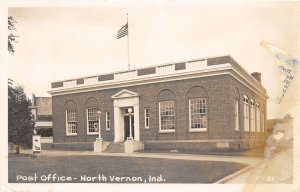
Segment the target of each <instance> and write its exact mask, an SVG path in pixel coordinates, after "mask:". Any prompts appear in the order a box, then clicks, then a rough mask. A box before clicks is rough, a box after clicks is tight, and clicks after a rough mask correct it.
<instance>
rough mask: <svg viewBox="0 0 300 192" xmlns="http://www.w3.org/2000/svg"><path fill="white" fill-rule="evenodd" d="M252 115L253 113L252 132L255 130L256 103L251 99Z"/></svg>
mask: <svg viewBox="0 0 300 192" xmlns="http://www.w3.org/2000/svg"><path fill="white" fill-rule="evenodd" d="M250 110H251V111H250V112H251V113H250V115H251V132H255V104H254V102H253V101H252V100H251V106H250Z"/></svg>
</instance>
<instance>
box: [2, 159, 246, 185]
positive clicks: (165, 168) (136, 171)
mask: <svg viewBox="0 0 300 192" xmlns="http://www.w3.org/2000/svg"><path fill="white" fill-rule="evenodd" d="M246 166H247V165H246V164H240V163H231V162H216V161H187V160H174V159H155V158H140V157H138V158H137V157H135V158H133V157H105V156H59V157H47V156H41V157H38V158H31V157H30V156H24V155H11V156H9V158H8V179H9V182H10V183H19V182H20V183H25V182H31V183H35V182H36V183H44V182H45V183H61V182H64V183H80V182H93V183H160V182H164V183H213V182H216V181H217V180H219V179H222V178H223V177H225V176H227V175H229V174H231V173H234V172H236V171H238V170H240V169H242V168H244V167H246ZM49 174H51V177H49V178H50V179H49V180H48V179H45V178H46V177H47V176H48V175H49ZM53 174H57V175H56V178H55V179H53V178H52V175H53ZM17 175H22V176H23V177H22V179H21V178H20V177H19V179H18V180H17ZM35 175H36V176H37V177H36V179H35V178H33V179H34V180H36V181H28V180H25V179H28V176H35ZM44 175H45V176H44ZM57 176H58V177H59V179H63V178H61V176H65V177H68V176H69V177H70V178H71V180H70V181H66V180H65V181H61V180H60V181H58V177H57ZM84 176H86V177H85V179H92V177H95V178H94V181H89V180H82V179H81V178H82V177H84ZM99 176H101V177H100V178H99ZM26 177H27V178H26ZM149 177H151V178H153V177H154V179H149ZM105 178H106V180H105ZM41 179H45V181H42V180H41ZM65 179H66V178H65Z"/></svg>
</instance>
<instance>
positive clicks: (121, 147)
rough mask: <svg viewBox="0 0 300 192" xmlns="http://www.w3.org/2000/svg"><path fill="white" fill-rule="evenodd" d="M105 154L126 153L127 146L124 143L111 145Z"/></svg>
mask: <svg viewBox="0 0 300 192" xmlns="http://www.w3.org/2000/svg"><path fill="white" fill-rule="evenodd" d="M104 152H108V153H124V152H125V144H124V143H110V144H109V145H108V146H107V149H106V150H105V151H104Z"/></svg>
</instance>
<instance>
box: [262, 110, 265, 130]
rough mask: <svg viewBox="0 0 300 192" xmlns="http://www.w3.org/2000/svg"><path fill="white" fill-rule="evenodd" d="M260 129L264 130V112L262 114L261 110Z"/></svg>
mask: <svg viewBox="0 0 300 192" xmlns="http://www.w3.org/2000/svg"><path fill="white" fill-rule="evenodd" d="M261 130H262V132H265V131H266V130H265V114H264V112H262V114H261Z"/></svg>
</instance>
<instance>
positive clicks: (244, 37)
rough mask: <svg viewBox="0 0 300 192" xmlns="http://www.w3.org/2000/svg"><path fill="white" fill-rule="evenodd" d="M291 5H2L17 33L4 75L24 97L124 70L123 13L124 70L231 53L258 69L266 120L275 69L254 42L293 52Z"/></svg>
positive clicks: (273, 107)
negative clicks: (120, 34)
mask: <svg viewBox="0 0 300 192" xmlns="http://www.w3.org/2000/svg"><path fill="white" fill-rule="evenodd" d="M298 7H299V3H297V2H285V3H283V2H251V3H250V2H247V3H237V2H235V3H234V2H232V3H228V2H227V3H225V2H224V3H221V2H218V3H215V2H212V3H208V2H199V3H196V2H194V1H189V2H188V3H178V1H156V3H149V2H148V3H147V2H146V1H144V3H130V4H128V3H127V4H125V3H124V4H121V3H116V4H101V6H97V7H14V8H9V11H8V14H9V15H10V16H13V17H14V19H15V20H16V21H17V23H16V28H17V34H18V35H19V38H18V43H17V44H15V51H16V52H15V54H14V55H9V56H8V63H9V65H8V66H9V67H8V77H9V78H11V79H13V80H14V83H15V84H21V85H23V86H24V88H25V92H26V94H27V95H28V96H29V97H31V94H32V93H34V94H35V95H36V96H50V94H48V93H47V91H49V90H50V89H51V88H50V87H51V82H54V81H60V80H65V79H71V78H78V77H83V76H91V75H97V74H102V73H109V72H115V71H120V70H126V69H127V65H128V56H127V54H128V53H127V39H126V38H121V39H116V35H117V31H118V30H119V29H120V28H121V27H122V26H123V25H124V24H126V14H127V13H128V21H129V55H130V63H131V68H140V67H146V66H151V65H158V64H163V63H171V62H176V61H182V60H190V59H196V58H205V57H213V56H221V55H231V56H232V57H233V58H234V59H235V60H236V61H237V62H238V63H239V64H240V65H241V66H242V67H243V68H244V69H245V70H246V71H247V72H249V73H252V72H256V71H258V72H261V73H262V84H263V86H264V87H265V88H266V89H267V93H268V95H269V96H270V98H269V100H268V109H270V110H269V113H268V117H269V118H274V117H278V116H280V114H279V112H278V111H280V109H278V107H281V108H282V106H278V105H277V104H275V98H276V96H277V95H278V93H279V91H280V90H281V88H280V86H278V84H279V83H278V82H279V81H278V70H277V66H276V59H275V57H274V54H272V53H271V52H270V51H269V50H268V49H266V48H265V47H262V46H261V41H268V42H270V43H272V44H274V45H276V46H278V47H280V48H281V49H283V50H285V51H286V52H288V53H289V54H291V55H296V56H299V55H297V53H299V44H298V43H299V42H300V41H299V38H298V32H299V16H298V13H299V9H298V10H297V8H298ZM297 51H298V52H297ZM294 84H295V83H294ZM294 87H295V85H294ZM292 88H293V87H292ZM291 90H292V89H291ZM290 92H292V91H290ZM291 105H293V103H289V106H291Z"/></svg>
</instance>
